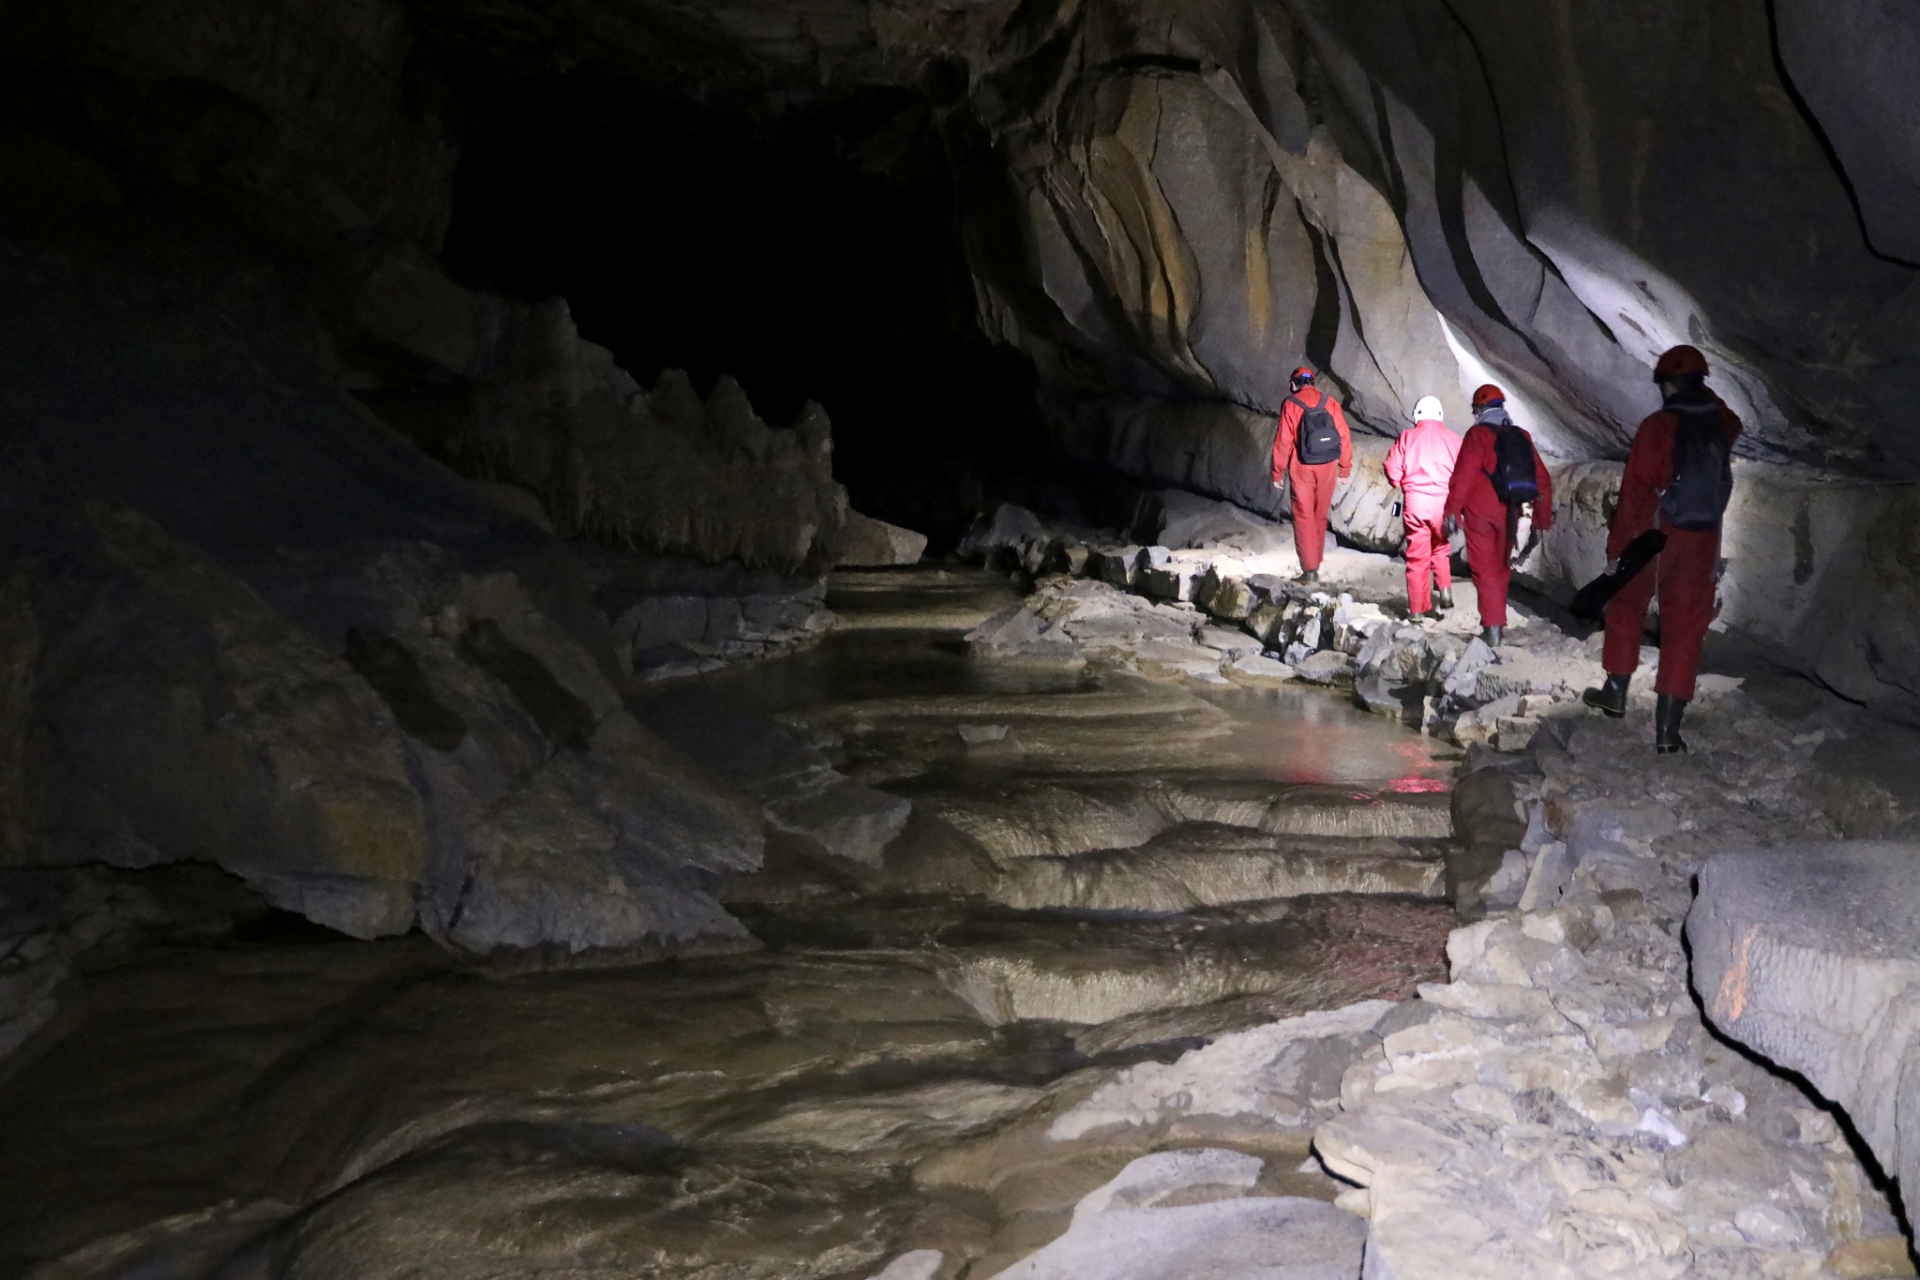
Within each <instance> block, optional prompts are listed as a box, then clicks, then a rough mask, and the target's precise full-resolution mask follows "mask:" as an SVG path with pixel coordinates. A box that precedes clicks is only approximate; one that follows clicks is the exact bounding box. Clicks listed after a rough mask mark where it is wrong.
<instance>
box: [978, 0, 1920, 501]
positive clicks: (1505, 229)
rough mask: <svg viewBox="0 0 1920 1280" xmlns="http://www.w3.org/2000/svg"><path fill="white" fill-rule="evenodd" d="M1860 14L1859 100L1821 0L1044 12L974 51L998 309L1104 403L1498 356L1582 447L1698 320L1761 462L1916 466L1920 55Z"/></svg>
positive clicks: (1494, 362)
mask: <svg viewBox="0 0 1920 1280" xmlns="http://www.w3.org/2000/svg"><path fill="white" fill-rule="evenodd" d="M1843 7H1844V8H1845V9H1846V10H1847V13H1846V15H1845V17H1844V19H1843V25H1846V26H1847V27H1848V28H1849V29H1857V30H1859V31H1860V32H1862V34H1863V38H1866V39H1869V41H1870V42H1871V43H1873V44H1874V46H1875V51H1876V52H1875V59H1874V63H1873V71H1874V73H1875V74H1874V75H1872V76H1869V77H1867V79H1868V80H1869V81H1870V83H1869V84H1868V85H1867V86H1865V87H1864V88H1863V90H1862V92H1861V93H1860V94H1859V95H1858V97H1857V98H1856V97H1855V96H1854V95H1852V94H1851V93H1850V92H1845V91H1841V90H1840V89H1839V88H1838V87H1837V86H1838V83H1839V81H1838V79H1837V78H1836V77H1835V76H1834V74H1833V73H1831V72H1830V71H1829V70H1827V69H1826V68H1824V66H1822V67H1819V68H1815V67H1812V66H1810V65H1808V64H1810V63H1813V62H1820V61H1822V60H1820V59H1816V58H1812V57H1809V56H1807V55H1806V54H1804V53H1803V52H1802V50H1804V49H1806V48H1809V47H1812V46H1811V45H1809V44H1806V43H1798V44H1796V40H1795V36H1796V34H1805V33H1804V30H1803V28H1804V27H1805V26H1806V25H1807V24H1809V23H1811V22H1812V21H1813V19H1812V18H1811V17H1809V16H1808V15H1807V12H1805V11H1804V10H1805V7H1804V6H1801V7H1795V6H1788V7H1787V9H1786V10H1784V11H1782V12H1781V14H1780V15H1779V19H1778V21H1779V30H1778V31H1776V29H1775V20H1774V16H1773V15H1772V14H1771V13H1770V12H1769V10H1768V8H1767V7H1766V6H1764V5H1762V4H1760V3H1758V0H1752V2H1751V3H1745V2H1743V3H1726V4H1717V5H1714V6H1711V7H1710V9H1709V10H1701V11H1697V12H1695V11H1688V12H1681V11H1674V12H1671V13H1663V14H1659V15H1655V14H1651V13H1649V14H1645V15H1640V16H1638V17H1637V18H1636V19H1635V20H1634V21H1632V22H1624V21H1622V20H1621V19H1620V17H1619V15H1618V14H1617V13H1615V12H1613V11H1612V10H1609V9H1606V8H1603V7H1595V6H1588V7H1585V8H1581V7H1578V6H1537V5H1532V6H1530V5H1522V4H1516V3H1512V2H1511V0H1479V2H1477V3H1473V4H1468V5H1460V4H1441V3H1439V2H1438V0H1433V2H1431V3H1416V4H1411V5H1384V4H1359V5H1355V4H1328V3H1321V2H1320V0H1288V2H1286V3H1272V4H1263V5H1245V4H1238V3H1231V2H1230V0H1217V2H1215V3H1207V4H1200V5H1189V6H1182V7H1181V8H1180V9H1179V10H1178V11H1177V12H1171V11H1166V12H1163V11H1161V10H1158V9H1156V8H1154V7H1152V6H1148V5H1144V4H1135V3H1128V2H1126V0H1117V2H1110V3H1089V4H1080V5H1068V6H1060V7H1057V8H1054V9H1051V10H1049V11H1048V12H1047V15H1046V16H1045V17H1040V16H1039V15H1037V14H1036V15H1031V16H1029V15H1022V16H1023V18H1029V17H1030V20H1028V21H1021V20H1016V21H1014V22H1012V23H1010V24H1009V25H1008V27H1007V28H1006V29H1005V30H1004V31H1003V32H1002V33H1001V37H1000V39H999V41H998V43H996V44H995V45H994V46H993V52H992V54H991V56H990V57H989V59H988V61H987V62H986V64H985V65H975V66H973V67H971V68H970V69H971V71H972V73H973V74H972V79H971V82H970V93H969V95H968V98H967V103H966V106H967V118H968V120H969V125H970V127H978V128H979V129H981V130H983V131H984V135H985V142H986V145H988V146H990V147H991V149H992V152H993V155H994V158H995V160H996V161H997V162H998V166H999V168H998V169H997V170H996V173H1001V172H1003V173H1004V175H1005V181H1004V182H1003V183H1002V185H1001V186H998V187H985V188H982V189H981V190H980V196H981V198H982V199H983V200H984V201H988V202H993V203H994V204H995V212H996V213H997V215H998V220H997V222H996V221H995V220H994V219H992V218H986V217H983V218H981V219H980V220H979V225H980V226H981V227H982V228H989V229H990V228H994V227H998V228H999V229H1000V234H999V235H997V236H996V237H995V238H993V239H990V240H989V239H987V238H986V235H985V232H984V231H982V232H978V233H976V234H975V241H974V244H973V248H974V261H975V263H976V271H977V272H978V274H979V276H980V279H981V311H982V316H983V319H984V321H985V323H987V325H988V326H989V328H990V329H991V330H993V331H994V332H997V333H999V334H1001V335H1002V336H1003V337H1005V338H1006V340H1008V341H1010V342H1015V343H1018V344H1020V345H1022V346H1024V347H1026V348H1027V349H1029V350H1030V351H1032V352H1034V353H1035V355H1036V357H1037V358H1038V359H1040V361H1041V363H1042V367H1043V368H1044V369H1046V370H1047V371H1048V372H1049V373H1051V374H1052V375H1053V376H1054V378H1055V379H1056V381H1059V382H1062V383H1068V384H1076V385H1079V386H1082V387H1087V388H1091V389H1093V390H1095V391H1097V392H1101V393H1110V392H1111V391H1112V390H1113V389H1114V388H1116V387H1118V388H1120V389H1122V390H1126V391H1129V392H1133V393H1146V394H1162V395H1164V394H1179V395H1185V396H1189V397H1204V398H1210V399H1219V400H1226V401H1230V402H1234V403H1239V404H1244V405H1251V406H1255V407H1258V408H1260V409H1263V410H1270V409H1274V408H1277V406H1278V401H1279V399H1280V397H1281V396H1282V395H1284V393H1285V378H1286V372H1287V370H1288V369H1290V368H1291V367H1292V366H1293V365H1294V364H1295V363H1297V362H1298V361H1299V360H1300V359H1301V358H1303V357H1304V358H1306V359H1308V360H1310V361H1312V362H1314V363H1317V364H1320V365H1323V366H1326V367H1328V368H1329V369H1331V371H1332V373H1333V375H1334V378H1335V379H1336V380H1337V381H1338V382H1339V383H1341V384H1342V385H1343V387H1344V389H1345V390H1346V391H1347V393H1348V395H1349V397H1350V400H1351V403H1352V405H1353V407H1354V409H1355V412H1356V414H1357V416H1358V417H1359V418H1361V419H1362V420H1363V421H1366V422H1368V423H1371V424H1372V425H1373V426H1374V427H1375V428H1376V429H1380V430H1385V431H1389V432H1391V431H1392V430H1395V429H1397V424H1398V423H1399V422H1400V421H1401V415H1402V414H1403V413H1404V412H1405V410H1406V408H1407V406H1408V405H1410V404H1411V403H1412V401H1413V400H1414V399H1415V398H1417V397H1418V396H1419V395H1421V394H1427V393H1432V394H1438V395H1440V396H1441V397H1442V399H1443V400H1444V401H1445V402H1446V403H1447V407H1448V409H1449V411H1450V413H1454V412H1457V411H1458V410H1459V409H1460V408H1462V407H1463V406H1461V404H1460V402H1459V394H1460V388H1461V385H1462V384H1465V385H1467V386H1471V385H1472V384H1474V383H1477V382H1479V381H1482V380H1484V379H1485V377H1488V376H1491V377H1496V378H1497V379H1498V380H1500V381H1501V382H1503V383H1505V384H1508V386H1509V390H1511V391H1513V392H1515V393H1516V404H1517V405H1518V406H1520V407H1521V408H1522V409H1523V410H1524V412H1523V414H1522V416H1523V417H1524V418H1526V420H1527V421H1528V422H1529V423H1530V424H1537V426H1538V428H1539V433H1540V435H1541V438H1542V441H1543V443H1544V444H1545V446H1546V447H1547V448H1548V449H1549V450H1550V451H1552V452H1556V453H1559V454H1562V455H1565V456H1569V457H1580V456H1592V455H1596V454H1598V455H1601V456H1607V455H1611V456H1616V457H1617V456H1619V452H1620V451H1621V450H1622V449H1623V447H1624V445H1625V442H1626V440H1627V439H1628V437H1629V435H1630V433H1631V429H1632V426H1633V425H1634V424H1635V423H1636V422H1637V421H1638V420H1639V418H1640V417H1641V416H1642V415H1643V414H1644V413H1645V412H1647V411H1648V409H1650V408H1651V407H1652V405H1653V395H1652V389H1651V387H1650V386H1649V385H1648V381H1647V375H1646V369H1647V367H1648V365H1649V363H1650V361H1651V359H1652V357H1653V355H1654V354H1656V353H1657V352H1658V351H1660V350H1661V349H1663V348H1664V347H1666V346H1668V345H1671V344H1672V343H1674V342H1678V341H1693V342H1696V343H1698V344H1700V345H1702V346H1704V347H1705V348H1706V349H1707V350H1708V352H1709V355H1710V357H1711V358H1713V359H1714V360H1715V362H1716V364H1717V365H1718V366H1719V368H1720V369H1721V370H1722V374H1723V377H1722V383H1723V387H1724V389H1725V392H1726V394H1727V396H1728V398H1729V400H1730V401H1731V402H1732V403H1733V404H1734V405H1735V407H1736V408H1737V409H1738V410H1739V411H1740V412H1741V414H1742V416H1743V417H1744V418H1746V419H1747V421H1748V422H1749V423H1750V424H1751V425H1752V427H1753V430H1752V432H1751V433H1750V436H1749V439H1748V441H1747V444H1746V448H1747V449H1748V450H1749V451H1750V452H1751V453H1752V454H1753V455H1754V456H1757V457H1775V458H1781V457H1793V458H1814V459H1818V460H1821V461H1822V462H1824V463H1826V464H1828V465H1832V466H1836V467H1839V468H1842V469H1855V468H1860V467H1863V466H1864V467H1866V468H1869V469H1876V470H1877V469H1879V468H1881V467H1883V466H1890V467H1892V468H1893V470H1894V471H1896V472H1897V473H1899V474H1903V475H1906V476H1911V475H1912V474H1913V473H1914V470H1915V461H1916V459H1917V458H1920V446H1916V444H1915V443H1914V442H1913V441H1912V440H1910V439H1908V438H1906V436H1905V435H1904V428H1903V426H1902V421H1901V419H1902V414H1901V410H1900V407H1899V406H1900V404H1901V403H1902V400H1903V399H1904V398H1905V397H1908V396H1910V394H1911V391H1912V387H1913V378H1914V376H1915V375H1914V372H1913V371H1914V367H1915V359H1916V355H1917V354H1920V351H1917V350H1916V347H1915V346H1914V342H1915V339H1914V338H1913V335H1914V334H1915V333H1916V332H1920V328H1916V326H1915V325H1914V324H1913V321H1912V315H1913V312H1912V308H1913V307H1914V306H1915V305H1916V303H1915V297H1916V295H1915V293H1914V289H1913V283H1914V279H1915V271H1914V267H1913V265H1912V261H1911V255H1909V258H1908V260H1907V261H1901V260H1899V254H1898V252H1897V250H1896V249H1890V248H1889V247H1888V246H1898V245H1901V244H1904V243H1906V241H1905V240H1904V239H1903V237H1904V236H1906V235H1907V234H1908V232H1907V230H1906V229H1905V224H1903V222H1902V219H1903V218H1904V219H1905V220H1906V221H1907V222H1909V223H1910V221H1911V215H1910V214H1902V213H1898V212H1895V210H1896V209H1899V208H1901V207H1903V206H1902V205H1901V204H1900V202H1899V200H1898V198H1897V196H1896V195H1895V193H1896V192H1898V191H1901V190H1905V189H1906V186H1909V185H1911V184H1912V183H1913V182H1914V181H1915V180H1916V179H1915V176H1914V175H1915V173H1916V172H1920V170H1917V169H1916V166H1915V163H1913V160H1912V156H1911V154H1910V149H1906V148H1904V144H1895V145H1894V146H1893V147H1892V149H1891V150H1889V149H1888V148H1886V147H1884V146H1872V144H1871V140H1873V139H1876V138H1879V137H1882V136H1884V137H1896V136H1898V137H1902V138H1904V136H1905V133H1906V132H1910V130H1903V128H1902V126H1903V125H1905V124H1907V123H1909V122H1910V121H1911V111H1912V108H1911V105H1910V104H1908V103H1906V102H1905V99H1904V97H1902V96H1901V95H1900V94H1899V92H1898V90H1897V89H1895V88H1894V86H1896V85H1899V84H1903V83H1905V82H1906V81H1907V80H1908V79H1910V77H1911V75H1912V74H1913V71H1914V70H1915V68H1916V66H1920V63H1916V61H1915V57H1916V47H1915V45H1914V43H1913V42H1912V41H1911V40H1909V39H1905V38H1902V37H1900V36H1898V35H1895V36H1890V37H1888V38H1885V39H1879V40H1873V39H1872V38H1871V37H1870V36H1867V35H1866V34H1865V33H1868V32H1871V31H1874V30H1878V29H1880V28H1881V27H1884V26H1885V25H1886V22H1887V19H1886V18H1884V17H1882V16H1877V10H1875V9H1874V7H1873V6H1870V5H1848V6H1843ZM1876 24H1878V26H1876ZM1815 43H1818V44H1819V45H1821V46H1822V47H1832V42H1831V40H1830V39H1826V38H1823V39H1822V40H1820V41H1818V42H1815ZM1787 49H1793V50H1794V56H1793V57H1791V58H1788V57H1786V56H1785V54H1784V52H1782V53H1781V56H1780V60H1779V61H1778V62H1776V50H1779V51H1785V50H1787ZM1789 72H1790V73H1791V78H1790V77H1789V74H1788V73H1789ZM1883 77H1884V78H1883ZM1854 79H1855V78H1854V77H1852V76H1848V77H1846V78H1845V82H1846V84H1848V85H1849V86H1851V85H1852V84H1853V83H1854ZM1803 80H1804V81H1805V87H1802V83H1801V82H1802V81H1803ZM1828 119H1831V121H1832V127H1831V129H1829V128H1828V127H1827V125H1826V123H1825V121H1827V120H1828ZM956 136H958V135H956ZM1834 139H1844V140H1845V145H1844V147H1843V146H1842V145H1841V144H1840V143H1839V142H1836V141H1834ZM976 145H977V143H976ZM1830 148H1831V151H1830ZM1869 148H1871V150H1870V152H1869ZM1849 154H1850V155H1851V156H1852V161H1851V163H1850V164H1849V163H1847V157H1848V155H1849ZM1869 154H1871V157H1872V158H1871V160H1869V159H1868V158H1867V157H1868V155H1869ZM1836 159H1837V160H1839V161H1840V162H1841V164H1839V165H1836ZM1856 171H1858V173H1859V176H1858V177H1857V178H1856V177H1855V173H1856ZM1903 184H1905V185H1903ZM1863 191H1864V193H1865V194H1861V193H1862V192H1863ZM1761 210H1765V211H1767V213H1766V214H1765V215H1761V214H1760V212H1759V211H1761ZM1883 242H1884V243H1883ZM1759 263H1766V264H1767V266H1766V268H1765V269H1764V270H1758V269H1756V264H1759ZM1815 316H1817V317H1819V319H1818V320H1816V321H1814V322H1812V323H1810V322H1809V321H1810V317H1815ZM1848 351H1852V352H1855V353H1857V356H1856V357H1855V358H1853V359H1851V360H1849V359H1848V358H1846V357H1845V356H1844V354H1843V353H1845V352H1848ZM1457 420H1459V419H1457Z"/></svg>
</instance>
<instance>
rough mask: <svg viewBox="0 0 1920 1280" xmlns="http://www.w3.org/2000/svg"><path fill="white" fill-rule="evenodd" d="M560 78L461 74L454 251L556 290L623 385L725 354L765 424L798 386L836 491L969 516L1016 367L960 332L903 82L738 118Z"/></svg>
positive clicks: (911, 515)
mask: <svg viewBox="0 0 1920 1280" xmlns="http://www.w3.org/2000/svg"><path fill="white" fill-rule="evenodd" d="M576 80H577V78H573V79H568V80H565V81H562V80H559V79H553V78H549V79H543V80H533V81H528V82H522V83H518V84H515V85H514V86H512V87H511V88H508V89H505V90H501V89H500V88H499V87H498V86H497V85H489V86H488V88H487V89H486V90H485V91H475V92H474V93H473V94H472V95H470V96H469V97H468V111H469V115H470V119H469V121H468V134H467V137H466V140H465V143H464V146H463V150H462V159H461V164H460V169H459V172H458V177H457V180H456V186H455V195H454V205H453V218H452V224H451V229H450V232H449V236H448V241H447V247H446V252H445V256H444V261H445V263H446V265H447V268H448V270H449V271H450V272H451V273H452V274H454V275H455V276H456V277H460V278H463V279H466V280H468V281H470V282H473V283H479V284H486V285H490V286H493V287H496V288H499V289H502V290H505V291H507V292H509V293H512V294H516V295H519V296H521V297H524V298H527V299H529V300H537V299H540V298H544V297H549V296H553V295H561V296H564V297H565V298H566V299H567V301H568V302H569V304H570V305H571V308H572V311H573V316H574V319H575V322H576V323H577V324H578V325H579V327H580V331H581V334H582V336H583V337H585V338H587V339H588V340H589V341H593V342H597V343H600V344H601V345H603V346H606V347H608V348H610V349H611V350H612V351H613V353H614V357H615V359H616V360H618V361H619V362H620V364H621V365H622V366H623V367H625V368H626V369H627V370H628V371H629V372H630V373H632V374H633V375H634V376H635V377H636V378H638V379H639V380H640V381H641V382H642V383H643V384H647V385H651V384H652V382H653V381H654V379H655V378H657V377H658V376H659V374H660V371H661V370H663V369H668V368H679V369H685V370H686V371H687V372H688V373H689V374H690V375H691V376H692V378H693V382H694V385H695V386H696V387H697V388H699V389H700V390H701V391H702V392H703V393H704V392H705V391H706V390H707V389H708V388H710V387H711V386H712V385H713V383H714V382H715V381H716V380H717V379H718V378H719V377H720V376H721V375H722V374H731V375H732V376H733V377H735V378H737V379H738V380H739V381H740V383H741V384H742V386H743V387H744V388H745V389H746V392H747V394H748V396H749V398H750V399H751V400H752V402H753V405H754V407H755V409H756V410H757V411H758V412H759V413H760V415H761V416H762V417H763V418H765V419H766V420H767V422H769V423H770V424H773V425H776V426H784V425H786V424H787V423H789V422H791V421H793V419H794V418H795V416H796V415H798V413H799V412H800V410H801V407H802V406H803V405H804V404H805V403H806V402H807V401H808V400H814V401H818V402H819V403H820V404H821V405H822V406H823V407H824V408H825V409H826V411H827V413H828V415H829V416H830V417H831V419H832V421H833V428H834V442H835V453H834V472H835V478H836V479H838V480H839V481H840V482H841V483H843V484H845V485H846V486H847V488H848V490H849V492H850V495H851V497H852V500H853V504H854V506H855V507H856V508H858V509H859V510H862V511H865V512H867V513H869V514H871V515H874V516H877V517H879V518H880V519H883V520H889V521H892V522H895V523H899V524H904V525H908V526H910V527H913V528H915V529H919V530H921V531H923V532H927V533H930V534H932V535H933V536H934V537H935V540H936V543H943V542H948V541H950V540H951V538H952V537H953V536H954V535H956V534H957V533H958V532H959V530H960V529H961V528H962V527H964V524H965V522H966V520H968V519H969V518H970V517H971V515H972V511H973V508H972V505H971V504H970V503H963V496H964V494H965V492H966V491H967V490H966V488H965V486H967V485H968V483H969V478H971V480H972V483H973V484H975V485H977V483H978V479H979V477H981V476H982V475H983V474H984V473H986V472H988V471H990V470H992V469H994V468H996V467H997V468H1001V469H1015V470H1018V469H1022V468H1026V467H1030V466H1031V465H1032V463H1033V458H1032V454H1033V453H1034V451H1035V450H1036V447H1037V445H1038V443H1039V442H1040V441H1042V440H1043V439H1045V433H1044V428H1043V425H1042V422H1041V419H1040V416H1039V413H1038V411H1037V409H1036V407H1035V395H1034V392H1035V384H1034V375H1033V369H1032V366H1031V364H1030V362H1029V361H1028V360H1027V359H1026V357H1024V356H1023V355H1021V354H1019V353H1017V352H1015V351H1013V350H1011V349H1009V348H1005V347H1001V346H997V345H995V344H993V343H991V342H990V341H988V339H987V338H986V337H985V336H984V335H983V334H982V333H981V332H980V327H979V324H978V323H977V321H976V320H975V317H974V290H973V282H972V278H971V276H970V274H969V271H968V268H967V263H966V261H965V258H964V256H963V254H962V251H961V248H960V244H959V240H958V237H957V235H956V233H955V217H956V213H955V207H954V192H953V189H952V183H951V178H950V174H949V171H948V168H947V164H946V160H945V156H944V154H943V152H942V149H941V142H940V138H939V136H938V134H937V132H936V130H935V126H934V122H933V120H932V118H931V115H930V113H929V110H928V108H927V107H926V105H925V103H924V102H923V101H922V100H921V99H920V98H919V97H918V96H917V95H915V94H913V93H911V92H908V91H905V90H895V89H870V90H866V91H864V92H862V93H860V94H857V95H853V96H850V97H847V98H844V99H839V100H835V101H832V102H830V103H826V104H822V105H817V106H813V107H810V108H804V109H795V110H793V111H790V112H788V113H787V114H785V115H784V116H780V117H776V118H774V119H772V120H770V121H753V120H748V119H746V118H743V117H736V116H731V115H728V114H725V113H721V112H714V111H704V110H701V109H699V108H697V107H694V106H691V105H688V104H686V103H683V102H678V101H670V100H666V99H661V98H650V97H648V96H647V95H645V94H644V93H642V92H637V91H636V90H635V88H634V87H633V86H632V85H631V84H621V85H587V86H583V85H581V84H578V83H576Z"/></svg>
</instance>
